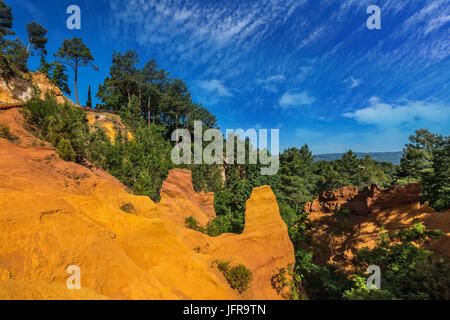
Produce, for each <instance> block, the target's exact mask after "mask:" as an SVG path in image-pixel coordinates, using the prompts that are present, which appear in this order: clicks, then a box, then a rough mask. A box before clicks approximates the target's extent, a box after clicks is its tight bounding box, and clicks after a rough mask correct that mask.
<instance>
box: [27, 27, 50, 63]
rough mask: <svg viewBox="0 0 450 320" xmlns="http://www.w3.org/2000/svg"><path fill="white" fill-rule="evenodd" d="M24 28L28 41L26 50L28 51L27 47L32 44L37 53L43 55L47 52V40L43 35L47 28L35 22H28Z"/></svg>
mask: <svg viewBox="0 0 450 320" xmlns="http://www.w3.org/2000/svg"><path fill="white" fill-rule="evenodd" d="M26 30H27V33H28V42H29V47H28V50H27V52H28V53H29V52H30V51H29V49H30V46H32V47H33V49H34V50H35V51H37V52H38V53H39V55H41V56H45V55H46V54H47V50H46V49H45V46H46V44H47V41H48V39H47V38H46V37H45V35H46V34H47V30H46V29H45V28H44V27H43V26H41V25H40V24H39V23H37V22H30V23H28V24H27V25H26Z"/></svg>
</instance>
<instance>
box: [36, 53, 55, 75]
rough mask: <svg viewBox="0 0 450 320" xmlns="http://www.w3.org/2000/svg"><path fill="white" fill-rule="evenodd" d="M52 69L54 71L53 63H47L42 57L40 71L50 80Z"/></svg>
mask: <svg viewBox="0 0 450 320" xmlns="http://www.w3.org/2000/svg"><path fill="white" fill-rule="evenodd" d="M52 69H53V65H52V64H51V63H49V62H47V60H45V57H44V56H42V57H41V60H40V63H39V66H38V71H39V72H41V73H43V74H45V75H46V76H47V77H48V78H50V74H51V72H52Z"/></svg>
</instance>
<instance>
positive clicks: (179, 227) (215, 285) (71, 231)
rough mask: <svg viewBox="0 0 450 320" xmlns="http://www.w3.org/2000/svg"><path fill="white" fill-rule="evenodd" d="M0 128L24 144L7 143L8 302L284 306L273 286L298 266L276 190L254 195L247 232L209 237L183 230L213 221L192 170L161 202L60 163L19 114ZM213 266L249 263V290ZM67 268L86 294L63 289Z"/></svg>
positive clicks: (3, 159) (5, 116)
mask: <svg viewBox="0 0 450 320" xmlns="http://www.w3.org/2000/svg"><path fill="white" fill-rule="evenodd" d="M0 123H7V124H8V125H9V126H10V128H11V131H12V132H13V133H14V134H16V135H17V136H18V137H19V139H20V140H18V141H15V142H10V141H8V140H5V139H0V297H1V298H2V299H279V298H280V296H279V295H278V294H277V292H276V291H275V290H274V289H273V288H272V285H271V281H270V280H271V278H272V276H273V275H275V274H276V273H277V272H278V271H279V269H281V268H286V267H288V266H289V265H293V263H294V250H293V246H292V243H291V242H290V240H289V237H288V234H287V229H286V225H285V224H284V223H283V221H282V219H281V217H280V215H279V209H278V205H277V202H276V199H275V196H274V194H273V192H272V191H271V189H270V188H269V187H262V188H258V189H255V190H254V191H253V194H252V197H251V198H250V200H249V201H248V203H247V211H246V225H245V230H244V232H243V234H241V235H234V234H224V235H221V236H219V237H216V238H211V237H209V236H207V235H205V234H202V233H199V232H196V231H193V230H191V229H188V228H186V226H185V225H184V219H185V217H186V216H188V215H194V216H196V217H197V218H198V219H202V221H203V222H207V221H206V220H207V219H212V218H213V217H214V211H213V207H212V199H213V198H212V195H199V194H195V192H194V189H193V188H192V183H191V181H190V173H189V172H187V171H183V170H181V171H180V170H174V171H172V172H171V173H170V175H169V177H168V179H167V181H166V183H165V185H164V188H163V190H162V195H161V197H162V201H161V203H159V204H155V203H153V202H152V201H151V200H150V199H149V198H148V197H143V196H134V195H131V194H129V193H127V192H126V190H125V188H124V186H123V185H122V184H121V183H120V182H119V181H117V180H116V179H115V178H113V177H112V176H110V175H109V174H107V173H105V172H103V171H101V170H96V169H91V170H90V169H87V168H85V167H82V166H80V165H77V164H75V163H70V162H65V161H62V160H61V159H59V157H58V155H57V154H56V153H55V151H54V150H53V149H52V148H51V147H49V146H48V145H47V144H46V143H44V142H42V141H39V140H37V139H36V138H34V137H33V136H32V135H31V134H30V133H28V132H27V131H26V130H25V129H24V128H23V117H22V115H21V113H20V112H19V111H18V110H16V109H12V110H8V111H2V112H0ZM124 207H128V208H130V207H132V208H133V210H132V211H130V213H127V212H125V211H124V210H122V209H123V208H124ZM121 208H122V209H121ZM215 261H230V262H231V263H232V264H238V263H243V264H245V265H246V266H247V267H248V268H249V269H250V270H251V271H252V273H253V279H254V280H253V282H252V284H251V287H250V289H249V290H247V291H245V292H244V293H242V294H239V293H238V292H237V291H236V290H232V289H231V288H230V285H229V284H228V282H227V280H226V279H225V278H224V276H223V275H222V273H221V272H220V271H218V269H217V267H216V266H215V264H214V262H215ZM69 265H78V266H79V267H80V269H81V285H82V289H81V290H69V289H68V288H67V287H66V285H65V283H66V279H67V277H68V276H69V274H67V273H66V268H67V266H69Z"/></svg>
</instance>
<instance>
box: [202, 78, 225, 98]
mask: <svg viewBox="0 0 450 320" xmlns="http://www.w3.org/2000/svg"><path fill="white" fill-rule="evenodd" d="M197 85H198V86H199V87H200V89H202V90H204V91H206V92H207V93H209V94H211V93H212V94H215V95H217V96H219V97H231V96H233V94H232V93H231V91H230V90H229V89H228V88H226V87H225V85H224V84H223V82H222V81H220V80H217V79H211V80H200V81H197Z"/></svg>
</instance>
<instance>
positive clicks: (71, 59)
mask: <svg viewBox="0 0 450 320" xmlns="http://www.w3.org/2000/svg"><path fill="white" fill-rule="evenodd" d="M54 56H55V58H56V59H59V60H60V61H61V62H62V63H63V64H66V65H68V66H69V67H71V68H72V69H73V70H74V74H75V83H74V88H75V97H76V99H77V104H80V99H79V98H78V88H77V82H78V71H79V68H81V67H92V68H94V70H98V67H97V66H96V65H94V64H93V63H92V62H93V61H94V60H95V59H94V57H93V56H92V54H91V50H90V49H89V48H88V47H87V46H86V45H85V44H84V43H83V40H82V39H81V38H72V39H71V40H64V41H63V45H62V47H61V48H59V50H58V52H57V53H55V55H54Z"/></svg>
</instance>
